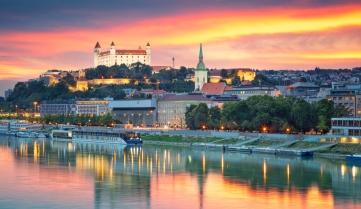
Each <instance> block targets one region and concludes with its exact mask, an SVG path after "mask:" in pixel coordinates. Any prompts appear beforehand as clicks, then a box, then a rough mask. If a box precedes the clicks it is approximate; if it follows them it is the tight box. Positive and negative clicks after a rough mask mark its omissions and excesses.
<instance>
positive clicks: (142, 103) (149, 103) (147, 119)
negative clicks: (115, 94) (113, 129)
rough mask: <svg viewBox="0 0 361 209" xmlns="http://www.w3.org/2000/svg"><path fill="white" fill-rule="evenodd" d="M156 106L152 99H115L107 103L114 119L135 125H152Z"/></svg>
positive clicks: (155, 117)
mask: <svg viewBox="0 0 361 209" xmlns="http://www.w3.org/2000/svg"><path fill="white" fill-rule="evenodd" d="M156 107H157V103H156V100H154V99H137V100H116V101H111V102H110V103H109V108H110V109H111V110H112V114H113V118H114V119H116V120H118V121H119V122H120V123H122V124H133V125H135V126H153V125H154V124H155V123H156V119H157V113H156Z"/></svg>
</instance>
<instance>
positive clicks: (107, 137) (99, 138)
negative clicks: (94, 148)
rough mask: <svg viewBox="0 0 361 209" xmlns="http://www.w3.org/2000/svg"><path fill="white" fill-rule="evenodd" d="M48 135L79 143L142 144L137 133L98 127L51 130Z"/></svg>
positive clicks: (55, 138)
mask: <svg viewBox="0 0 361 209" xmlns="http://www.w3.org/2000/svg"><path fill="white" fill-rule="evenodd" d="M50 136H51V138H52V139H53V140H57V141H72V142H79V143H109V144H124V145H137V144H142V139H141V137H140V135H139V134H138V133H135V132H130V131H125V130H121V129H111V128H100V127H81V128H76V129H73V130H53V131H52V132H51V134H50Z"/></svg>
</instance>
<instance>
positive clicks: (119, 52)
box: [100, 49, 147, 56]
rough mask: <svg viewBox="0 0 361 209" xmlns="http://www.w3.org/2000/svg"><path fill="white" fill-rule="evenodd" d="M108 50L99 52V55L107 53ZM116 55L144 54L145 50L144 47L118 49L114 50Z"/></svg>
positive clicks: (108, 52)
mask: <svg viewBox="0 0 361 209" xmlns="http://www.w3.org/2000/svg"><path fill="white" fill-rule="evenodd" d="M109 54H110V51H103V52H100V56H105V55H109ZM115 54H116V55H146V54H147V52H146V51H145V50H144V49H118V50H116V51H115Z"/></svg>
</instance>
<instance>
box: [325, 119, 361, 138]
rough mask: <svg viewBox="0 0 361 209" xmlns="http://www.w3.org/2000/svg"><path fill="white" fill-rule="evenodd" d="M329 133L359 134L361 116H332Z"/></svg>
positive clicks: (360, 132) (360, 134) (360, 131)
mask: <svg viewBox="0 0 361 209" xmlns="http://www.w3.org/2000/svg"><path fill="white" fill-rule="evenodd" d="M331 133H332V134H333V135H339V136H361V117H344V118H332V119H331Z"/></svg>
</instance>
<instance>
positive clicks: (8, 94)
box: [4, 89, 13, 99]
mask: <svg viewBox="0 0 361 209" xmlns="http://www.w3.org/2000/svg"><path fill="white" fill-rule="evenodd" d="M12 93H13V90H12V89H8V90H5V92H4V96H5V99H7V98H9V96H10V95H11V94H12Z"/></svg>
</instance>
